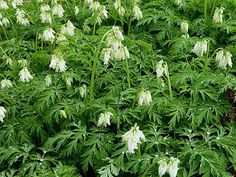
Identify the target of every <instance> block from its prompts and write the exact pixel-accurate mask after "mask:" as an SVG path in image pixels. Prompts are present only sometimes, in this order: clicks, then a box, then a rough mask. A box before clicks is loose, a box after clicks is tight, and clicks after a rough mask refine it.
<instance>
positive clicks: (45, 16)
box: [39, 11, 52, 24]
mask: <svg viewBox="0 0 236 177" xmlns="http://www.w3.org/2000/svg"><path fill="white" fill-rule="evenodd" d="M39 16H40V19H41V23H48V24H51V23H52V17H51V14H50V13H48V12H46V11H43V12H41V14H40V15H39Z"/></svg>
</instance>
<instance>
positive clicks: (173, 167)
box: [168, 157, 180, 177]
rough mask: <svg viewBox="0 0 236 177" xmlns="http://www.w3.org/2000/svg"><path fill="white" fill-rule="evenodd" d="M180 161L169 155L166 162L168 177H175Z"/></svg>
mask: <svg viewBox="0 0 236 177" xmlns="http://www.w3.org/2000/svg"><path fill="white" fill-rule="evenodd" d="M179 163H180V161H179V159H177V158H174V157H171V158H170V162H169V164H168V173H169V175H170V177H176V176H177V173H178V170H179V167H178V165H179Z"/></svg>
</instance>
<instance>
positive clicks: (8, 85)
mask: <svg viewBox="0 0 236 177" xmlns="http://www.w3.org/2000/svg"><path fill="white" fill-rule="evenodd" d="M11 87H12V83H11V81H10V80H8V79H3V80H2V81H1V89H5V88H6V89H7V88H11Z"/></svg>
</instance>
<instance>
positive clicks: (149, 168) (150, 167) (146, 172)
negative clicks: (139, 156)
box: [141, 162, 156, 177]
mask: <svg viewBox="0 0 236 177" xmlns="http://www.w3.org/2000/svg"><path fill="white" fill-rule="evenodd" d="M155 164H156V162H153V163H152V164H151V165H150V166H149V167H148V168H147V169H146V171H145V172H144V173H143V175H142V176H141V177H145V176H147V174H148V172H149V171H150V170H151V169H152V167H154V165H155Z"/></svg>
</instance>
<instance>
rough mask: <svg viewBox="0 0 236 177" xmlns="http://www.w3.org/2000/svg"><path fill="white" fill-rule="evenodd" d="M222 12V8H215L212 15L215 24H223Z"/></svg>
mask: <svg viewBox="0 0 236 177" xmlns="http://www.w3.org/2000/svg"><path fill="white" fill-rule="evenodd" d="M223 11H224V8H223V7H221V8H218V7H217V8H216V10H215V13H214V15H213V22H215V23H222V22H223Z"/></svg>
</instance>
